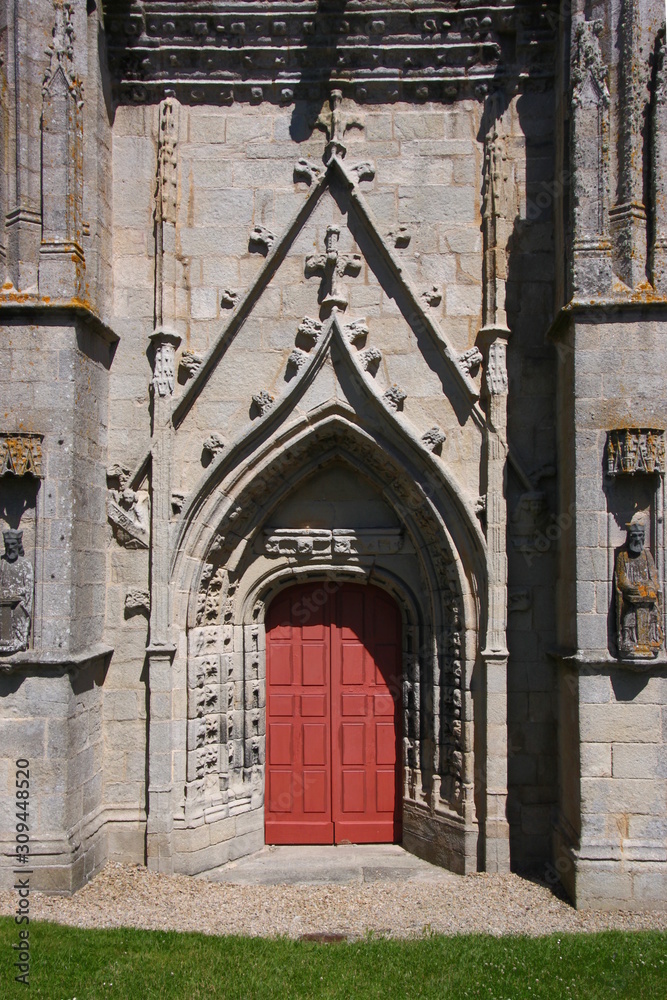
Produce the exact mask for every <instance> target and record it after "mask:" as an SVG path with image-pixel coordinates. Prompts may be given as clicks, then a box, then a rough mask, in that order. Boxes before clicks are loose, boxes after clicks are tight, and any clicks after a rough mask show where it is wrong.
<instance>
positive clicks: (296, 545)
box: [264, 528, 404, 562]
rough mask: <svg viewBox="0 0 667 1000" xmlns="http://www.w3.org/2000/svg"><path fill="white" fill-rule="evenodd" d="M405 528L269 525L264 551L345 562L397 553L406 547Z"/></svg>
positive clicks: (307, 558) (272, 555)
mask: <svg viewBox="0 0 667 1000" xmlns="http://www.w3.org/2000/svg"><path fill="white" fill-rule="evenodd" d="M403 542H404V537H403V532H402V530H401V528H379V529H376V528H357V529H354V528H333V529H332V530H329V529H323V528H267V529H266V531H265V533H264V553H265V555H267V556H271V557H278V556H292V557H293V558H295V559H299V560H300V561H303V562H307V561H309V560H311V559H322V558H324V559H331V560H333V561H335V562H344V561H345V560H347V559H354V558H357V557H360V556H379V555H393V554H395V553H396V552H400V551H401V550H402V549H403Z"/></svg>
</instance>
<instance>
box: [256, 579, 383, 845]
mask: <svg viewBox="0 0 667 1000" xmlns="http://www.w3.org/2000/svg"><path fill="white" fill-rule="evenodd" d="M401 650H402V643H401V615H400V611H399V609H398V607H397V605H396V603H395V602H394V601H393V599H392V598H391V597H390V596H389V595H388V594H387V593H385V592H384V591H382V590H380V589H379V588H378V587H374V586H371V585H365V586H364V585H360V584H354V583H341V582H339V581H338V582H336V581H331V580H328V581H326V580H325V581H322V580H320V581H311V582H309V583H306V584H300V585H298V586H292V587H290V588H288V589H287V590H283V591H282V592H281V593H280V594H278V596H277V597H276V598H275V599H274V600H273V602H272V603H271V606H270V608H269V609H268V613H267V618H266V666H267V687H266V691H267V709H266V712H267V714H266V733H267V757H266V759H267V768H266V800H265V834H266V843H269V844H271V843H273V844H287V843H289V844H327V843H328V844H333V843H341V842H344V841H349V842H352V843H393V842H397V841H400V839H401V767H400V761H401V753H400V746H401Z"/></svg>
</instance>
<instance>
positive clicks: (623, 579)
mask: <svg viewBox="0 0 667 1000" xmlns="http://www.w3.org/2000/svg"><path fill="white" fill-rule="evenodd" d="M626 527H627V531H628V534H627V540H626V543H625V545H624V546H623V548H622V549H621V551H620V552H619V553H618V555H617V557H616V566H615V570H614V590H615V592H616V644H617V647H618V655H619V656H620V657H621V658H622V659H625V660H645V659H653V658H654V657H656V656H657V655H658V653H659V652H660V650H661V648H662V644H663V633H662V614H661V604H662V594H661V591H660V585H659V582H658V571H657V569H656V566H655V562H654V561H653V556H652V555H651V553H650V552H649V550H648V549H647V548H645V547H644V545H645V541H646V529H645V526H644V523H643V521H642V520H641V518H639V517H634V518H633V519H632V520H631V521H630V523H629V524H627V525H626Z"/></svg>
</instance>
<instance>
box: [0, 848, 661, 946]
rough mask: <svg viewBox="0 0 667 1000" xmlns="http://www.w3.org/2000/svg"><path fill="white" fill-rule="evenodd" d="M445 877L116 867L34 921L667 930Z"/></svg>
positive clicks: (4, 910) (542, 893)
mask: <svg viewBox="0 0 667 1000" xmlns="http://www.w3.org/2000/svg"><path fill="white" fill-rule="evenodd" d="M444 874H445V876H446V877H443V878H438V877H434V878H433V879H432V880H425V879H424V878H423V877H422V878H415V879H407V880H405V881H402V882H400V883H390V882H386V881H382V882H375V883H372V884H365V883H360V884H356V885H326V886H303V885H296V886H295V885H291V886H283V885H233V884H215V883H211V882H207V881H204V880H203V879H199V878H197V879H193V878H190V877H188V876H185V875H173V876H171V875H161V874H157V873H155V872H151V871H148V869H146V868H144V867H142V866H139V865H136V866H131V865H120V864H115V863H109V864H107V865H106V866H105V868H104V869H103V870H102V871H101V872H100V874H99V875H98V876H97V877H96V878H95V879H93V880H92V881H91V882H89V883H88V884H87V885H86V886H84V887H83V888H82V889H80V890H79V891H78V892H77V893H75V895H74V896H71V897H54V896H45V895H43V894H41V893H35V894H34V895H33V896H32V898H31V907H30V909H31V914H30V915H31V917H32V918H33V919H37V920H49V921H54V922H56V923H61V924H69V925H71V926H74V927H121V926H124V927H141V928H147V929H153V930H176V931H199V932H202V933H204V934H216V935H219V934H243V935H250V936H264V937H272V936H276V935H287V936H289V937H293V938H298V937H302V936H304V935H313V936H315V935H328V934H336V935H338V934H340V935H344V936H345V937H347V938H350V939H353V938H359V937H363V936H365V935H367V934H369V933H373V934H375V935H382V936H390V937H416V936H420V935H422V934H425V933H426V934H429V933H432V932H437V933H442V934H466V933H472V932H485V933H490V934H494V935H501V934H528V935H531V936H538V935H541V934H552V933H554V932H556V933H561V932H568V931H569V932H573V931H599V930H607V929H611V928H614V929H619V930H646V929H652V928H653V929H661V930H667V912H665V913H611V914H609V913H577V911H576V910H574V909H572V907H571V906H570V905H569V904H568V903H567V902H565V901H564V900H563V899H560V898H558V897H557V896H555V895H554V894H553V893H552V891H551V890H550V889H549V888H548V887H546V886H544V885H540V884H537V883H535V882H531V881H528V880H526V879H523V878H520V877H519V876H518V875H486V874H476V875H469V876H466V877H458V876H454V877H452V876H451V875H450V874H449V873H444ZM15 906H16V897H15V894H14V893H13V892H11V891H2V892H0V914H3V915H11V914H13V912H14V910H15Z"/></svg>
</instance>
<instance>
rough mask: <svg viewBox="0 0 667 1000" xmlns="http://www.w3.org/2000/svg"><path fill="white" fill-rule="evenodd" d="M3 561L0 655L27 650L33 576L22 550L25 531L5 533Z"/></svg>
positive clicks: (0, 573) (0, 595)
mask: <svg viewBox="0 0 667 1000" xmlns="http://www.w3.org/2000/svg"><path fill="white" fill-rule="evenodd" d="M2 537H3V539H4V542H5V554H4V556H2V558H1V559H0V656H1V655H2V654H5V655H6V654H9V653H19V652H21V650H23V649H27V648H28V637H29V635H30V621H31V617H32V596H33V584H34V576H33V570H32V566H31V564H30V563H29V562H28V560H27V559H26V558H25V553H24V551H23V532H22V531H16V530H14V529H9V530H8V531H3V533H2Z"/></svg>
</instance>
